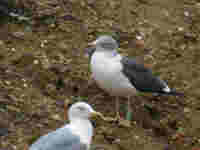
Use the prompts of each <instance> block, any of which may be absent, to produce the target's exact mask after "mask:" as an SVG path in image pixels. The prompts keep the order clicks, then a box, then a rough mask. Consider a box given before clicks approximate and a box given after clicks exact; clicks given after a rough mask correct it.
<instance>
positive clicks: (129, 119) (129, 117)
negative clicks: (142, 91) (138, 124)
mask: <svg viewBox="0 0 200 150" xmlns="http://www.w3.org/2000/svg"><path fill="white" fill-rule="evenodd" d="M130 99H131V96H129V97H128V101H127V113H126V120H128V121H131V119H132V109H131V102H130Z"/></svg>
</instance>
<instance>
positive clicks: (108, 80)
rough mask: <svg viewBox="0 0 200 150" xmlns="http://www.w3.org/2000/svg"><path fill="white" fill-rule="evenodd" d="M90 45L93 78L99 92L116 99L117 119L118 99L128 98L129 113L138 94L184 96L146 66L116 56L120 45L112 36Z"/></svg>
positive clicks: (101, 38) (133, 60) (101, 37)
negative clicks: (132, 97)
mask: <svg viewBox="0 0 200 150" xmlns="http://www.w3.org/2000/svg"><path fill="white" fill-rule="evenodd" d="M89 45H91V46H93V47H91V48H92V49H87V50H88V53H89V56H90V66H91V71H92V77H93V78H94V79H95V80H96V82H97V84H98V85H99V87H100V88H102V89H104V90H105V91H106V92H108V93H110V95H112V96H116V99H117V101H116V111H117V117H119V102H118V96H125V97H128V110H129V112H130V106H129V105H130V102H129V99H130V97H131V96H133V95H135V93H136V91H140V92H151V93H159V94H167V95H182V93H178V92H176V90H175V89H170V88H169V87H168V85H167V84H166V82H165V81H163V80H161V79H160V78H158V77H156V76H154V75H153V74H152V71H151V70H150V69H148V68H145V66H144V65H143V64H139V63H138V62H136V60H135V59H130V58H127V57H123V56H121V55H120V54H119V53H118V52H117V49H118V43H117V42H116V41H115V40H114V39H113V38H112V37H111V36H106V35H104V36H100V37H99V38H97V40H96V41H94V42H92V43H89ZM129 112H128V113H129Z"/></svg>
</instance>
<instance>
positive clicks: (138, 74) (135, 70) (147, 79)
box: [121, 57, 167, 93]
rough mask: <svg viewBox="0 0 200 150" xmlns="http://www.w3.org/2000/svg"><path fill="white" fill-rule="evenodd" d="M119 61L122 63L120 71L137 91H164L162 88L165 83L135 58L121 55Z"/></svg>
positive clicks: (164, 86) (165, 85)
mask: <svg viewBox="0 0 200 150" xmlns="http://www.w3.org/2000/svg"><path fill="white" fill-rule="evenodd" d="M121 63H122V65H123V69H122V72H123V73H124V75H126V77H127V78H128V79H129V81H130V82H131V83H132V85H133V86H134V87H135V88H136V89H137V90H138V91H142V92H153V93H154V92H155V93H166V91H165V90H164V89H165V88H166V87H167V84H166V83H165V82H164V81H162V80H161V79H159V78H158V77H156V76H154V75H153V74H152V71H151V70H150V69H148V68H146V67H145V66H144V65H143V64H138V63H137V62H136V60H134V59H129V58H127V57H123V58H122V59H121Z"/></svg>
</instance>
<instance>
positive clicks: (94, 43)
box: [88, 41, 97, 46]
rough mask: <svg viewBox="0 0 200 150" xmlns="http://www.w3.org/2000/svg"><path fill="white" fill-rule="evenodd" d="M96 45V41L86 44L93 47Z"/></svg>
mask: <svg viewBox="0 0 200 150" xmlns="http://www.w3.org/2000/svg"><path fill="white" fill-rule="evenodd" d="M96 44H97V41H93V42H90V43H88V45H89V46H95V45H96Z"/></svg>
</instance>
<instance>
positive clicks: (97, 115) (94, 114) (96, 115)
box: [90, 111, 104, 119]
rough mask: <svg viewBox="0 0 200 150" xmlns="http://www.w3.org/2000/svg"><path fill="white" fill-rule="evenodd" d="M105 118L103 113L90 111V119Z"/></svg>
mask: <svg viewBox="0 0 200 150" xmlns="http://www.w3.org/2000/svg"><path fill="white" fill-rule="evenodd" d="M97 118H104V117H103V115H102V113H100V112H97V111H93V112H91V113H90V119H97Z"/></svg>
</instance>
